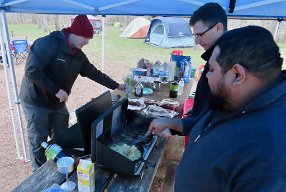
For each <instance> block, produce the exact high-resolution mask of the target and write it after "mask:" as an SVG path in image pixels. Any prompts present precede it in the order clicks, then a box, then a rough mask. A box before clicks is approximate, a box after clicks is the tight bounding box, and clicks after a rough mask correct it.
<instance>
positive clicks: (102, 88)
mask: <svg viewBox="0 0 286 192" xmlns="http://www.w3.org/2000/svg"><path fill="white" fill-rule="evenodd" d="M101 25H102V32H101V37H102V38H101V71H102V72H104V36H105V26H104V16H101ZM104 89H105V88H104V87H103V86H102V87H101V93H103V92H104Z"/></svg>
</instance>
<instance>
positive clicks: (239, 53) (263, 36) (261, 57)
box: [215, 26, 283, 80]
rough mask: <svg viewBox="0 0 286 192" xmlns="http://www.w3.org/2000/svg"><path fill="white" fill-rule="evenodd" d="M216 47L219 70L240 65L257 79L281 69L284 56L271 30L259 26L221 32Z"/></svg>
mask: <svg viewBox="0 0 286 192" xmlns="http://www.w3.org/2000/svg"><path fill="white" fill-rule="evenodd" d="M215 46H218V48H219V49H220V53H219V55H218V56H217V58H216V61H217V62H218V63H219V65H220V67H221V69H222V73H226V72H227V71H228V70H230V69H231V68H232V66H233V65H234V64H241V65H242V66H243V67H244V68H245V69H246V70H247V72H248V73H251V74H252V75H253V76H255V77H257V78H260V79H265V80H268V79H271V76H272V75H273V76H275V75H277V74H278V72H280V71H281V66H282V63H283V59H282V58H281V56H280V52H279V47H278V46H277V44H276V43H275V41H274V39H273V36H272V34H271V33H270V31H268V30H267V29H265V28H263V27H259V26H247V27H242V28H238V29H234V30H231V31H228V32H226V33H225V34H224V35H222V36H221V37H220V38H219V39H218V40H217V42H216V43H215Z"/></svg>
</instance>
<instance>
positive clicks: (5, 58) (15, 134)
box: [0, 22, 22, 159]
mask: <svg viewBox="0 0 286 192" xmlns="http://www.w3.org/2000/svg"><path fill="white" fill-rule="evenodd" d="M0 27H1V29H0V33H1V34H0V42H1V53H2V60H3V67H4V74H5V85H6V92H7V97H8V103H9V112H10V116H11V120H12V126H13V133H14V140H15V145H16V152H17V158H18V159H21V158H22V157H20V152H19V144H18V139H17V130H16V126H15V119H14V113H13V106H12V100H11V93H10V87H9V77H8V69H7V66H8V62H7V52H6V49H5V47H4V40H3V23H2V22H0Z"/></svg>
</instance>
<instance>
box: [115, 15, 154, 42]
mask: <svg viewBox="0 0 286 192" xmlns="http://www.w3.org/2000/svg"><path fill="white" fill-rule="evenodd" d="M149 26H150V21H149V20H148V19H146V18H144V17H137V18H135V19H133V20H132V21H131V22H130V23H129V24H128V25H127V27H126V28H125V29H124V31H123V32H122V33H121V35H120V37H125V38H134V39H140V38H146V36H147V33H148V30H149Z"/></svg>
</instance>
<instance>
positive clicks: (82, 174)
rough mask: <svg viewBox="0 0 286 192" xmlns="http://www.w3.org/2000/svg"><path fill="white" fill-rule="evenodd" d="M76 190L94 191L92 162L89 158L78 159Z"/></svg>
mask: <svg viewBox="0 0 286 192" xmlns="http://www.w3.org/2000/svg"><path fill="white" fill-rule="evenodd" d="M77 179H78V191H80V192H94V191H95V178H94V163H92V162H91V159H80V160H79V164H78V166H77Z"/></svg>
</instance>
